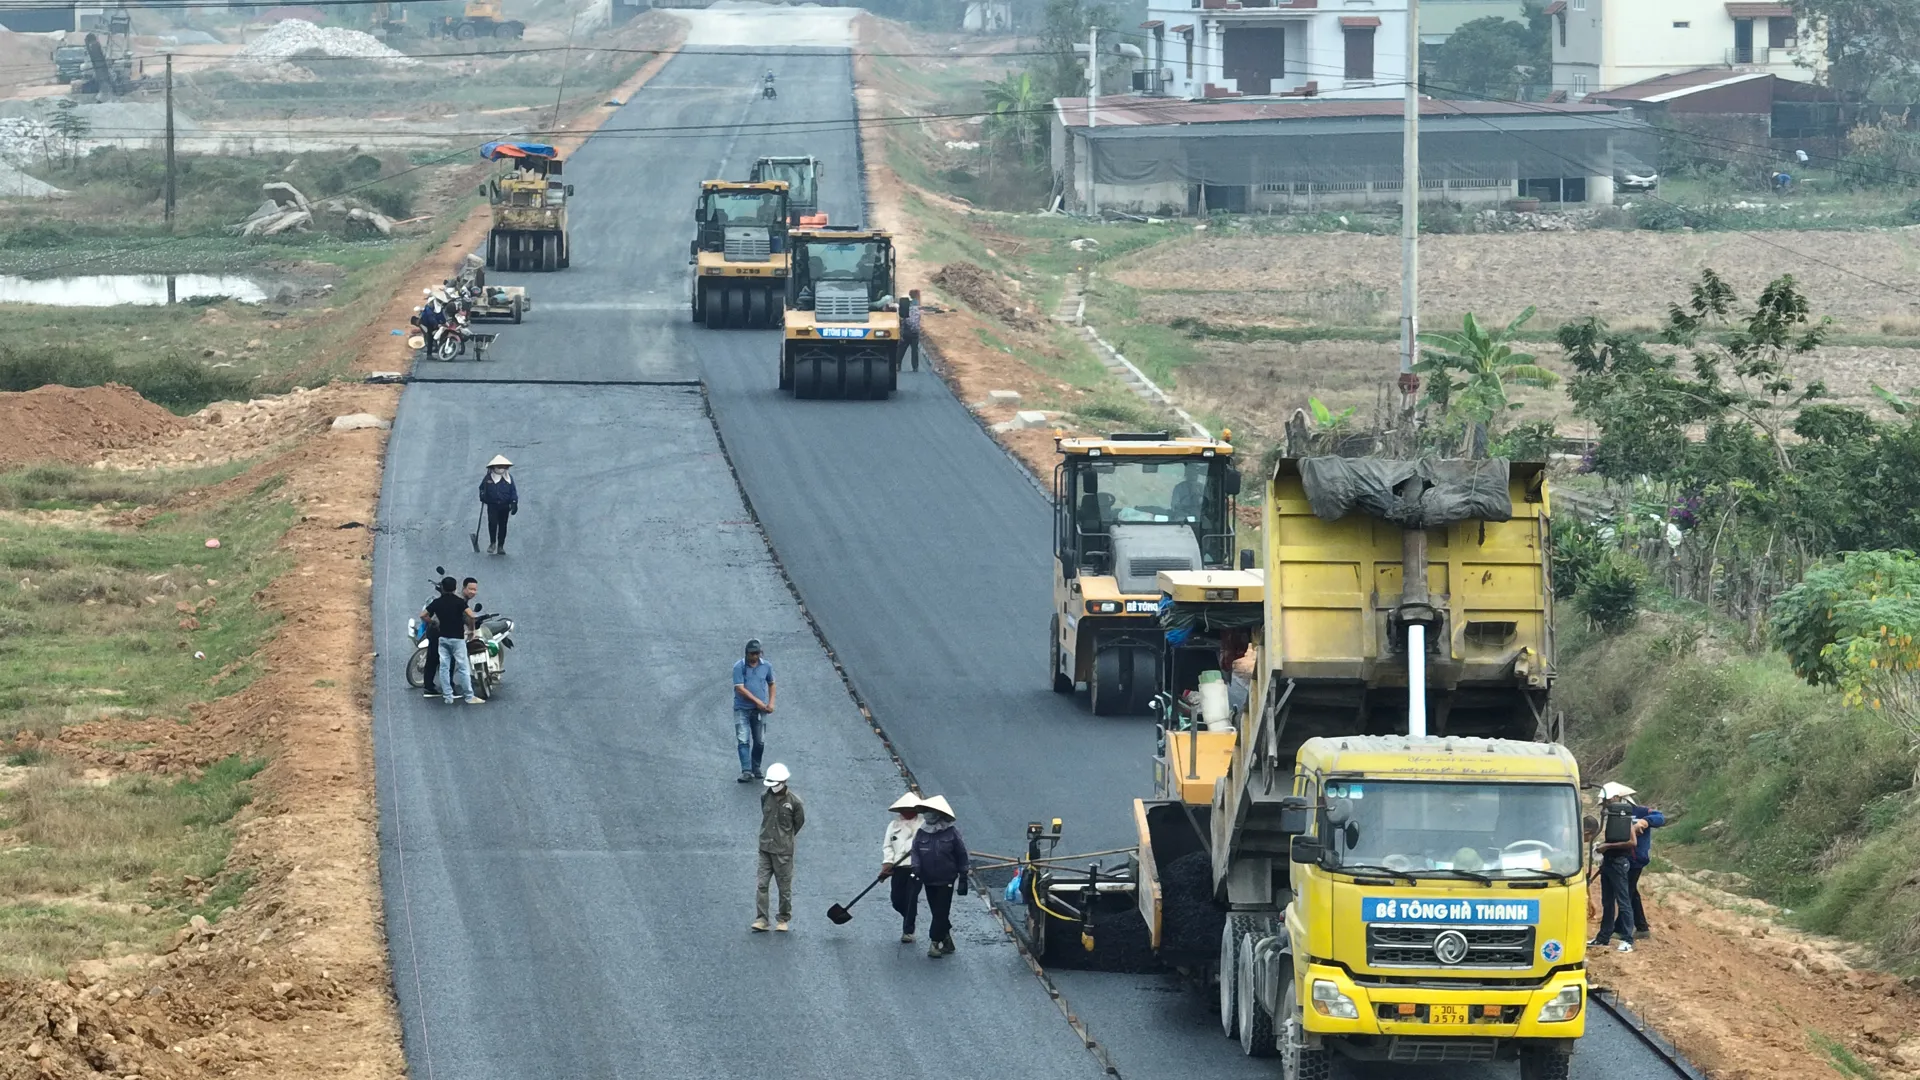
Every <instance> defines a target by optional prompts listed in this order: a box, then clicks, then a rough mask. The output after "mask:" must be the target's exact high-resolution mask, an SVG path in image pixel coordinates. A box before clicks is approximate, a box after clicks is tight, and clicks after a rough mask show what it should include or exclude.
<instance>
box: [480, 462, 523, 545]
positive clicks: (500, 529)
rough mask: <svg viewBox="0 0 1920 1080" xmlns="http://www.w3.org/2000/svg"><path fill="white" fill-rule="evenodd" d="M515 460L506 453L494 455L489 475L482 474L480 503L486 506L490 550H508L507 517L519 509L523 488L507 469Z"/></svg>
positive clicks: (511, 466) (489, 465)
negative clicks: (507, 456)
mask: <svg viewBox="0 0 1920 1080" xmlns="http://www.w3.org/2000/svg"><path fill="white" fill-rule="evenodd" d="M511 468H513V462H511V461H508V460H507V458H506V455H505V454H495V455H493V460H492V461H489V462H487V471H486V475H484V476H482V477H481V478H480V503H481V505H483V506H485V507H486V508H487V554H489V555H505V554H506V553H507V519H508V518H509V517H512V516H513V515H514V514H517V513H519V512H520V489H519V488H516V487H514V485H513V475H512V473H510V472H508V470H509V469H511Z"/></svg>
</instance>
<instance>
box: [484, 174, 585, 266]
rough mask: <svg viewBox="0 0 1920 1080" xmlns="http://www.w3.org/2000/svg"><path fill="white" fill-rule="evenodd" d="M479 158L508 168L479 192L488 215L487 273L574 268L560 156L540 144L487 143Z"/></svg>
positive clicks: (569, 186)
mask: <svg viewBox="0 0 1920 1080" xmlns="http://www.w3.org/2000/svg"><path fill="white" fill-rule="evenodd" d="M480 156H481V157H484V158H486V159H487V160H488V161H495V162H500V163H502V164H504V165H506V166H507V168H506V169H505V171H503V172H501V173H500V174H499V175H497V176H495V177H494V178H493V179H492V180H490V181H488V182H487V184H486V185H485V186H483V187H481V189H480V194H482V195H485V196H486V197H487V202H488V203H489V204H490V209H491V211H492V214H493V228H492V229H491V230H490V231H489V232H488V233H487V268H488V269H490V270H508V271H513V270H565V269H566V268H567V267H568V266H571V265H572V264H573V239H572V236H571V234H570V233H568V231H567V200H568V199H569V198H570V197H571V196H572V195H573V185H572V184H568V183H563V182H562V181H561V179H560V173H561V162H560V155H559V152H558V151H557V150H555V149H554V148H553V147H552V146H549V145H547V144H545V143H514V142H496V143H488V144H487V145H485V146H483V147H481V148H480Z"/></svg>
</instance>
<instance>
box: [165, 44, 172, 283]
mask: <svg viewBox="0 0 1920 1080" xmlns="http://www.w3.org/2000/svg"><path fill="white" fill-rule="evenodd" d="M173 200H174V186H173V54H172V53H168V54H167V197H166V204H165V205H166V219H167V224H168V225H172V224H173ZM167 284H168V285H172V284H173V283H172V281H171V280H169V281H168V283H167Z"/></svg>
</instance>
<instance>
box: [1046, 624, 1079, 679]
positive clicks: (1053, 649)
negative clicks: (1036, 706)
mask: <svg viewBox="0 0 1920 1080" xmlns="http://www.w3.org/2000/svg"><path fill="white" fill-rule="evenodd" d="M1047 655H1048V656H1049V657H1050V658H1052V660H1053V692H1054V693H1056V694H1071V693H1073V676H1071V675H1068V674H1067V673H1066V672H1064V671H1062V670H1061V669H1062V668H1064V667H1065V666H1066V665H1065V664H1064V663H1063V662H1062V661H1063V660H1065V657H1064V656H1062V655H1061V652H1060V616H1058V615H1055V616H1054V617H1053V621H1052V622H1050V623H1048V624H1047Z"/></svg>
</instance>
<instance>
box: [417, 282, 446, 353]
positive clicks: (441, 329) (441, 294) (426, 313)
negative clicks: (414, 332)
mask: <svg viewBox="0 0 1920 1080" xmlns="http://www.w3.org/2000/svg"><path fill="white" fill-rule="evenodd" d="M424 292H425V293H426V297H427V302H426V303H425V304H422V305H421V306H420V316H419V320H420V330H421V333H423V334H425V335H426V338H427V355H428V356H432V355H433V354H434V353H435V352H436V351H438V349H439V348H440V335H441V334H442V333H445V332H446V328H447V294H446V292H445V291H443V290H441V289H426V290H424Z"/></svg>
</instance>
